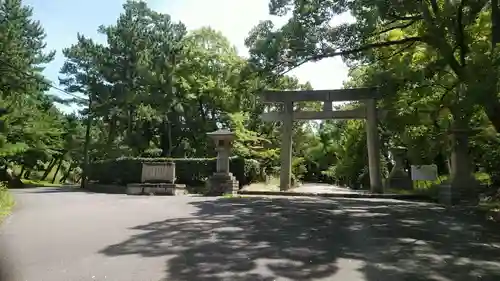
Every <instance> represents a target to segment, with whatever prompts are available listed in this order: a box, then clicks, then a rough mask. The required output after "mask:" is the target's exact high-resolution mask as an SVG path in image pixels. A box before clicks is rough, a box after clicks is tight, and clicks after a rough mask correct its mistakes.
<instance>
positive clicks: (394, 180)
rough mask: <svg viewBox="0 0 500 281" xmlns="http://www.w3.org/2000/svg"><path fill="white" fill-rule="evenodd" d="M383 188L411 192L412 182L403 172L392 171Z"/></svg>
mask: <svg viewBox="0 0 500 281" xmlns="http://www.w3.org/2000/svg"><path fill="white" fill-rule="evenodd" d="M385 188H391V189H400V190H411V189H413V181H412V180H411V178H410V177H409V176H408V174H407V173H406V172H405V171H394V172H392V173H391V174H390V175H389V176H388V177H387V179H386V180H385Z"/></svg>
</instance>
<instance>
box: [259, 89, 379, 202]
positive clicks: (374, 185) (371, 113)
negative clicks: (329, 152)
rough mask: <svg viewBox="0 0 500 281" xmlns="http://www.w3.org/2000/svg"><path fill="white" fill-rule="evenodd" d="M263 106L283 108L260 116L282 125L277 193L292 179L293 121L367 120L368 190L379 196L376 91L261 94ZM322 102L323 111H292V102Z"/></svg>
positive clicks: (289, 184) (302, 91)
mask: <svg viewBox="0 0 500 281" xmlns="http://www.w3.org/2000/svg"><path fill="white" fill-rule="evenodd" d="M260 96H261V98H262V101H263V102H265V103H280V104H283V111H280V112H265V113H263V114H262V115H261V118H262V119H263V120H264V121H281V122H282V124H283V126H282V137H281V141H282V143H281V153H280V154H281V155H280V158H281V159H280V160H281V161H280V162H281V170H280V189H281V190H286V189H289V188H290V187H291V175H292V171H291V168H292V129H293V121H294V120H328V119H366V121H367V122H366V133H367V147H368V157H369V161H368V162H369V165H368V167H369V171H370V172H369V174H370V190H371V192H374V193H382V192H383V186H382V177H381V173H380V172H381V169H380V140H379V136H378V128H377V120H378V117H379V113H378V112H377V108H376V99H377V98H379V97H380V92H379V90H378V88H357V89H339V90H297V91H264V92H263V93H261V94H260ZM301 101H319V102H323V111H294V109H293V105H294V102H301ZM341 101H361V102H364V103H365V105H366V106H365V107H360V108H355V109H347V110H342V111H333V110H332V109H333V108H332V102H341Z"/></svg>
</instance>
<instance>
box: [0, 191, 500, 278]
mask: <svg viewBox="0 0 500 281" xmlns="http://www.w3.org/2000/svg"><path fill="white" fill-rule="evenodd" d="M15 193H16V194H15V195H16V197H17V199H18V202H19V204H18V208H17V210H16V211H15V213H14V215H13V216H12V217H10V218H9V219H8V220H7V221H6V222H5V223H4V225H3V226H2V227H1V228H0V242H1V243H0V244H1V245H0V246H1V247H2V248H0V250H1V254H2V255H3V256H4V257H8V259H7V260H4V261H3V265H4V266H5V268H8V269H10V273H11V275H15V276H14V277H13V278H11V279H5V278H4V279H3V280H2V281H11V280H13V281H23V280H27V281H73V280H74V281H80V280H82V281H86V280H99V281H103V280H116V281H159V280H174V281H176V280H203V281H204V280H207V281H212V280H213V281H219V280H228V281H257V280H266V281H271V280H279V281H281V280H306V281H307V280H328V281H336V280H337V281H357V280H367V281H379V280H380V281H392V280H394V281H403V280H404V281H422V280H453V281H461V280H483V281H484V280H492V281H493V280H495V281H498V280H500V237H499V235H498V233H500V232H499V231H498V228H496V229H491V228H490V226H488V225H484V224H483V225H480V224H479V223H477V222H479V221H480V220H478V219H477V218H474V217H468V216H464V215H461V216H459V215H458V214H457V213H455V212H454V211H445V210H443V209H441V208H438V207H436V206H434V205H430V204H425V203H407V202H402V201H395V200H374V199H372V200H366V199H365V200H354V199H332V200H330V199H319V198H286V197H273V198H258V197H251V198H232V199H229V198H201V197H188V196H182V197H181V196H179V197H147V196H144V197H132V196H128V197H127V196H126V195H105V194H91V193H83V192H60V191H57V190H56V191H52V192H51V190H49V189H40V190H23V191H16V192H15ZM491 227H496V226H491ZM495 233H496V234H495Z"/></svg>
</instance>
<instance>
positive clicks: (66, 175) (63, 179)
mask: <svg viewBox="0 0 500 281" xmlns="http://www.w3.org/2000/svg"><path fill="white" fill-rule="evenodd" d="M74 168H75V165H74V164H73V163H71V165H70V166H69V168H68V171H66V173H65V174H64V176H62V178H61V179H60V180H59V182H60V183H64V182H65V181H66V180H67V179H68V178H69V175H70V174H71V171H73V169H74Z"/></svg>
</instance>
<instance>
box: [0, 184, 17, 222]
mask: <svg viewBox="0 0 500 281" xmlns="http://www.w3.org/2000/svg"><path fill="white" fill-rule="evenodd" d="M14 204H15V202H14V197H12V194H10V192H9V190H8V189H7V187H6V186H5V185H4V184H3V183H0V222H2V220H3V219H4V218H5V217H6V216H7V215H9V214H10V212H11V211H12V208H13V207H14Z"/></svg>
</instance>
